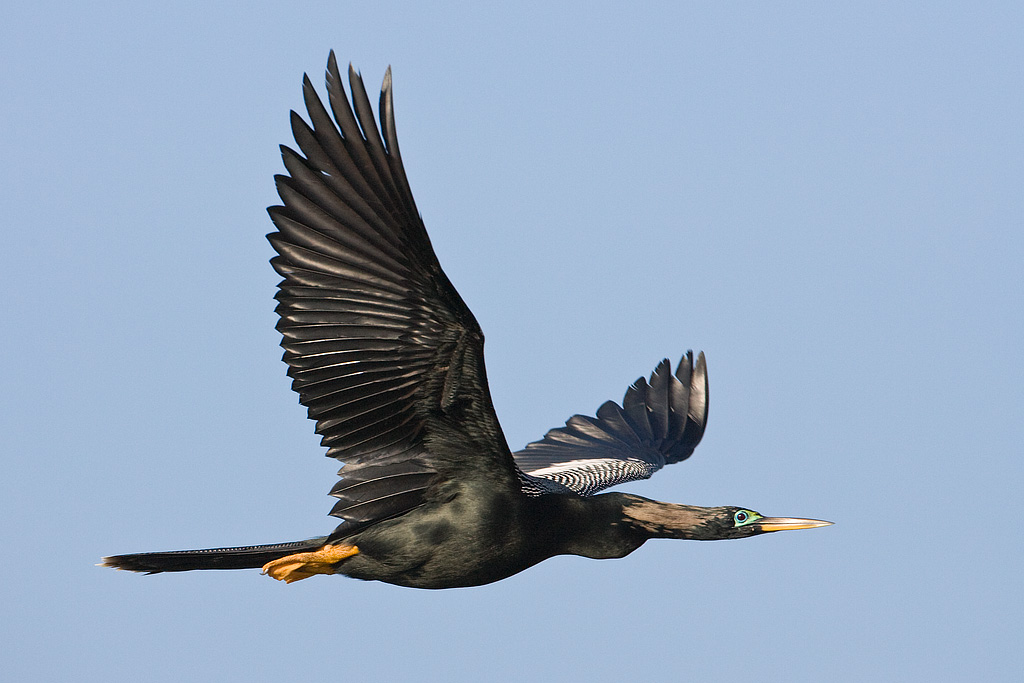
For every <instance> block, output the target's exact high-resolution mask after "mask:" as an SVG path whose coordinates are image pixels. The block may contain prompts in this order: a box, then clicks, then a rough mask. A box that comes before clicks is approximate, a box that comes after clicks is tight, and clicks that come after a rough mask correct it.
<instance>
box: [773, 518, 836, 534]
mask: <svg viewBox="0 0 1024 683" xmlns="http://www.w3.org/2000/svg"><path fill="white" fill-rule="evenodd" d="M755 524H756V525H757V526H758V527H759V528H760V529H761V530H762V531H790V530H793V529H813V528H815V527H819V526H829V525H830V524H832V522H825V521H823V520H820V519H799V518H797V517H764V518H763V519H759V520H758V521H756V522H755Z"/></svg>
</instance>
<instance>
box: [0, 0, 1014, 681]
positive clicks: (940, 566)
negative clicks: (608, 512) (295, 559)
mask: <svg viewBox="0 0 1024 683" xmlns="http://www.w3.org/2000/svg"><path fill="white" fill-rule="evenodd" d="M481 4H482V3H471V2H464V3H414V2H407V3H399V2H381V3H343V2H329V3H328V2H320V3H312V2H272V3H266V2H245V3H237V4H236V5H235V6H228V3H208V2H202V3H199V2H196V3H186V2H174V1H173V0H172V1H170V2H163V3H150V4H145V3H144V4H142V5H140V4H139V3H136V2H105V1H103V0H97V1H96V2H90V3H67V2H64V3H48V2H41V1H39V0H35V1H34V2H22V1H21V0H10V1H9V2H8V3H7V4H6V5H5V10H4V21H3V23H2V25H0V63H3V64H4V67H3V69H2V70H0V92H2V93H3V95H2V97H0V123H2V125H0V141H2V150H3V163H2V164H0V176H2V187H3V195H4V200H3V206H4V211H3V218H2V230H3V245H4V247H3V253H4V263H5V268H4V282H5V289H6V295H5V297H4V301H5V303H4V307H3V308H4V315H3V317H2V320H0V326H2V332H3V333H2V339H3V342H2V343H3V353H2V354H0V363H2V368H0V371H2V375H0V376H2V377H3V392H2V393H0V402H2V405H0V428H2V431H0V457H2V464H3V476H2V477H0V513H2V520H3V521H2V525H3V526H2V528H3V548H4V550H3V571H4V573H5V576H4V578H3V580H2V581H0V601H2V605H3V608H2V609H0V642H2V643H3V650H4V655H3V660H4V663H3V665H2V666H3V669H4V675H5V676H9V677H10V679H11V680H21V679H26V680H27V679H29V678H31V679H33V680H54V681H64V680H66V681H91V680H99V679H101V678H102V679H103V680H110V681H122V680H146V681H181V680H194V681H205V680H217V681H251V680H275V679H277V680H282V679H283V678H284V677H287V676H294V675H302V676H307V675H308V676H315V677H318V678H319V677H330V678H331V679H337V680H352V681H402V680H414V679H416V680H448V681H455V682H457V683H461V682H463V681H474V682H475V681H484V680H488V681H519V680H522V679H523V676H524V675H526V674H525V673H524V672H530V677H536V678H537V679H538V680H540V679H551V680H555V679H560V680H592V681H620V680H627V679H628V680H637V681H642V680H704V681H707V680H722V681H737V680H750V681H780V682H781V681H785V682H787V683H791V682H801V681H865V680H901V681H929V682H931V681H943V680H950V681H952V680H988V681H1000V680H1007V681H1008V680H1019V679H1018V678H1017V677H1018V676H1019V675H1020V672H1021V670H1022V668H1024V665H1022V661H1021V660H1022V657H1021V654H1020V646H1019V642H1018V641H1019V637H1020V634H1021V632H1022V630H1024V617H1022V611H1021V608H1020V605H1021V604H1022V597H1024V596H1022V588H1021V582H1020V569H1019V567H1020V562H1021V560H1022V552H1021V542H1020V538H1021V530H1020V524H1021V520H1020V516H1021V509H1022V500H1021V493H1020V491H1021V484H1022V481H1024V476H1022V475H1024V465H1022V461H1024V458H1022V453H1021V448H1022V446H1021V444H1022V443H1024V420H1022V418H1021V410H1022V408H1024V389H1022V387H1024V370H1022V361H1021V354H1020V344H1021V339H1022V338H1024V315H1022V311H1024V283H1022V274H1021V273H1022V268H1024V199H1022V197H1024V192H1022V187H1024V135H1022V122H1024V96H1022V87H1024V86H1022V84H1024V67H1022V64H1024V47H1022V45H1024V42H1022V40H1021V36H1022V35H1024V9H1022V7H1024V6H1022V5H1021V3H1019V2H1009V1H1007V2H974V3H963V2H936V1H933V0H930V1H928V2H905V3H891V2H864V3H828V2H820V3H795V2H794V3H747V2H743V3H643V7H642V8H638V4H637V3H601V2H586V3H573V4H558V3H556V4H555V6H552V3H502V4H501V6H500V7H499V8H497V9H493V8H485V7H482V6H481ZM331 48H334V49H335V50H337V53H338V57H339V60H340V61H342V62H347V61H349V60H351V61H353V62H354V63H355V65H356V66H357V67H358V68H359V69H361V71H362V73H363V74H364V76H365V77H366V79H367V84H368V86H370V87H371V88H372V90H374V91H375V90H376V87H377V86H378V85H379V83H380V79H381V77H382V76H383V73H384V69H385V67H386V66H387V65H388V64H391V65H392V66H393V68H394V79H395V101H396V111H397V123H398V132H399V137H400V140H401V142H402V151H403V155H404V158H405V161H406V166H407V169H408V172H409V177H410V179H411V183H412V187H413V191H414V193H415V195H416V199H417V201H418V204H419V207H420V210H421V211H422V213H423V216H424V219H425V221H426V223H427V227H428V229H429V230H430V233H431V236H432V238H433V240H434V244H435V246H436V249H437V252H438V254H439V256H440V258H441V261H442V264H443V265H444V267H445V269H446V270H447V272H448V274H449V276H450V277H451V279H452V281H453V282H454V283H455V285H456V286H457V287H458V289H459V290H460V291H461V293H462V295H463V297H464V298H465V299H466V301H467V302H468V303H469V305H470V306H471V307H472V308H473V310H474V311H475V313H476V315H477V317H478V318H479V320H480V323H481V324H482V326H483V328H484V331H485V333H486V334H487V340H488V341H487V369H488V374H489V376H490V379H491V385H492V392H493V395H494V400H495V403H496V404H497V408H498V414H499V417H500V418H501V421H502V423H503V425H504V428H505V432H506V435H507V436H508V440H509V443H510V444H511V445H512V446H513V447H514V448H516V447H520V446H522V445H523V444H524V443H526V442H528V441H531V440H533V439H536V438H538V437H540V436H541V435H542V434H543V433H544V431H545V430H547V429H548V428H550V427H555V426H559V425H561V424H562V422H563V421H564V420H565V418H567V417H568V416H569V415H571V414H572V413H574V412H587V413H590V412H592V411H593V410H594V409H595V408H596V407H597V406H598V405H599V404H600V403H601V402H602V401H604V400H605V399H609V398H613V399H619V398H620V397H621V396H622V392H623V391H624V390H625V388H626V386H627V385H628V383H629V382H631V381H632V380H634V379H635V378H636V377H638V376H639V375H641V374H646V373H648V372H650V370H651V369H652V368H653V367H654V365H655V364H656V363H657V361H658V360H660V359H661V358H662V357H664V356H670V357H672V358H673V359H676V358H678V356H679V355H681V354H682V353H683V352H684V351H685V350H686V349H687V348H694V349H703V350H704V351H705V352H706V354H707V358H708V365H709V372H710V377H711V417H710V426H709V429H708V432H707V435H706V437H705V440H704V443H703V444H702V445H701V446H700V448H699V449H698V451H697V453H696V454H695V455H694V457H693V458H692V459H691V460H690V461H688V462H686V463H683V464H681V465H676V466H673V467H670V468H667V469H666V470H663V471H662V472H660V473H659V474H658V475H656V477H655V478H654V479H653V480H651V481H649V482H640V483H636V484H632V485H629V486H627V487H625V488H626V489H627V490H630V491H634V492H636V493H640V494H642V495H646V496H649V497H653V498H658V499H662V500H668V501H674V502H686V503H692V504H703V505H718V504H737V505H743V506H747V507H752V508H754V509H756V510H760V511H761V512H764V513H766V514H774V515H793V516H807V517H818V518H824V519H830V520H833V521H835V522H836V525H835V526H833V527H830V528H827V529H819V530H814V531H803V532H799V533H789V534H772V535H768V536H764V537H760V538H756V539H752V540H747V541H731V542H720V543H694V542H689V543H688V542H670V541H660V542H651V543H649V544H648V545H647V546H646V547H644V548H642V549H641V550H640V551H638V552H636V553H634V554H633V555H632V556H630V557H628V558H626V559H624V560H618V561H603V562H597V561H591V560H584V559H582V558H557V559H554V560H551V561H548V562H545V563H543V564H542V565H540V566H538V567H535V568H533V569H531V570H529V571H528V572H525V573H523V574H520V575H518V576H516V577H513V578H511V579H509V580H506V581H504V582H501V583H498V584H494V585H491V586H486V587H482V588H475V589H465V590H454V591H442V592H428V591H415V590H409V589H401V588H396V587H392V586H387V585H383V584H375V583H363V582H358V581H354V580H349V579H344V578H341V577H337V578H335V577H329V578H325V577H317V578H314V579H312V580H310V581H303V582H301V583H298V584H295V585H291V586H286V585H284V584H279V583H276V582H274V581H271V580H269V579H267V578H266V577H261V576H259V574H258V572H255V571H248V572H209V573H193V574H179V575H163V576H156V577H143V576H136V575H131V574H127V573H123V572H114V571H110V570H105V569H100V568H97V567H94V566H93V565H94V564H95V563H96V562H97V561H98V560H99V558H100V557H101V556H102V555H105V554H111V553H118V552H133V551H143V550H163V549H173V548H189V547H209V546H218V545H233V544H249V543H261V542H273V541H285V540H293V539H298V538H304V537H308V536H313V535H316V534H321V533H325V532H326V531H328V530H329V529H331V528H332V527H333V521H334V520H332V519H330V518H328V517H327V516H326V513H327V511H328V510H329V508H330V505H331V499H330V498H328V497H327V495H326V494H327V491H328V490H329V488H330V487H331V486H332V484H333V483H334V480H335V477H334V472H335V469H336V463H335V462H334V461H333V460H327V459H326V458H324V457H323V456H322V449H321V448H320V447H319V446H318V442H317V438H316V437H315V436H314V434H313V431H312V424H311V423H309V422H308V421H307V420H306V419H305V416H304V411H303V410H302V409H301V407H300V406H299V405H298V403H297V399H296V396H295V395H294V394H293V393H292V392H291V391H290V390H289V382H288V379H287V378H286V376H285V367H284V365H283V364H282V363H281V362H280V356H281V351H280V349H279V348H278V346H277V344H278V341H279V339H278V335H277V333H276V332H275V331H274V329H273V327H274V324H275V320H276V318H275V315H274V313H273V300H272V296H273V294H274V291H275V285H276V282H277V276H276V275H275V274H274V273H273V271H272V270H271V268H270V266H269V265H268V264H267V260H268V259H269V258H270V256H271V255H272V251H271V249H270V246H269V245H268V244H267V242H266V241H265V239H264V237H263V235H264V234H265V233H266V232H268V231H269V230H270V229H271V224H270V222H269V220H268V218H267V216H266V214H265V212H264V208H265V207H266V206H267V205H269V204H273V203H276V201H277V197H276V194H275V191H274V187H273V183H272V175H273V174H274V173H277V172H281V170H282V164H281V161H280V157H279V154H278V150H277V145H278V144H280V143H285V142H289V141H290V133H289V128H288V116H287V114H288V110H289V109H291V108H296V109H298V108H300V107H301V105H302V99H301V89H300V82H301V81H300V79H301V77H302V73H303V72H309V73H310V75H311V77H312V78H313V81H314V82H315V83H317V85H318V86H320V85H321V84H322V73H323V69H324V65H325V63H326V59H327V53H328V50H329V49H331Z"/></svg>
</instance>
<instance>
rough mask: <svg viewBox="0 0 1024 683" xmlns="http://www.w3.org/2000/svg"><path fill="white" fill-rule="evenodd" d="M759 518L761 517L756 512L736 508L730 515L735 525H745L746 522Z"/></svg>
mask: <svg viewBox="0 0 1024 683" xmlns="http://www.w3.org/2000/svg"><path fill="white" fill-rule="evenodd" d="M759 519H761V515H759V514H757V513H756V512H751V511H750V510H737V511H736V514H734V515H733V516H732V521H733V524H735V525H736V526H746V525H747V524H750V523H751V522H756V521H757V520H759Z"/></svg>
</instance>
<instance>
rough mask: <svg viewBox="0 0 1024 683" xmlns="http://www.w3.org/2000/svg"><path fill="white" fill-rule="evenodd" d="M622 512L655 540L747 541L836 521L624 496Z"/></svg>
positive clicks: (826, 524) (629, 520) (628, 519)
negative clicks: (736, 539) (772, 533)
mask: <svg viewBox="0 0 1024 683" xmlns="http://www.w3.org/2000/svg"><path fill="white" fill-rule="evenodd" d="M623 499H624V503H625V504H624V505H623V506H622V512H623V513H624V515H625V517H626V519H627V521H628V522H629V523H630V524H631V525H632V526H634V527H636V528H639V529H641V530H643V531H644V532H646V533H648V534H649V535H650V537H651V538H689V539H693V540H699V541H713V540H719V539H727V538H746V537H747V536H756V535H758V534H765V533H769V532H772V531H790V530H795V529H813V528H815V527H819V526H828V525H830V524H832V522H825V521H822V520H820V519H801V518H797V517H765V516H764V515H762V514H761V513H760V512H754V511H753V510H749V509H747V508H740V507H733V506H723V507H698V506H695V505H677V504H675V503H662V502H659V501H656V500H649V499H647V498H641V497H640V496H633V495H628V494H627V495H625V496H623Z"/></svg>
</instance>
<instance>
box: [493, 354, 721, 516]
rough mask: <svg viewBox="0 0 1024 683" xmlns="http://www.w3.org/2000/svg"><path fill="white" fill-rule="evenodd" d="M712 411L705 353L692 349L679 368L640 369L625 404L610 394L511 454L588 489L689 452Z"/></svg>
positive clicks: (539, 472)
mask: <svg viewBox="0 0 1024 683" xmlns="http://www.w3.org/2000/svg"><path fill="white" fill-rule="evenodd" d="M707 418H708V373H707V366H706V364H705V361H704V353H703V352H701V353H700V354H698V356H697V362H696V363H694V362H693V352H692V351H687V352H686V356H685V357H684V358H683V359H682V360H680V361H679V366H678V367H677V368H676V371H675V374H672V366H671V364H670V363H669V361H668V359H665V360H663V361H661V363H659V364H658V367H657V368H656V369H655V370H654V372H653V373H652V374H651V379H650V382H647V381H645V380H644V378H643V377H641V378H640V379H638V380H637V381H636V382H634V383H633V385H632V386H630V387H629V389H628V390H627V391H626V395H625V397H624V398H623V400H622V405H621V406H620V405H618V404H617V403H615V402H614V401H606V402H605V403H604V405H602V406H601V407H600V408H598V409H597V416H596V417H584V416H583V415H573V416H572V417H570V418H569V420H568V421H567V422H566V423H565V427H559V428H557V429H552V430H551V431H549V432H548V433H547V434H546V435H545V436H544V438H543V439H541V440H540V441H534V442H533V443H531V444H528V445H527V446H526V448H524V449H523V450H521V451H517V452H516V453H514V454H513V456H514V457H515V460H516V464H517V465H519V468H520V469H521V470H522V471H523V472H525V473H526V474H527V475H528V476H529V477H531V478H539V479H545V480H549V481H553V482H556V483H557V484H560V485H562V486H565V487H566V488H568V489H570V490H572V491H575V492H576V493H578V494H580V495H582V496H589V495H591V494H593V493H597V492H598V491H600V490H602V489H606V488H608V487H609V486H614V485H616V484H621V483H624V482H627V481H633V480H636V479H647V478H648V477H650V476H651V475H652V474H653V473H654V472H656V471H657V470H659V469H661V468H662V467H663V466H665V465H670V464H672V463H676V462H680V461H681V460H685V459H686V458H688V457H690V454H691V453H693V449H694V448H696V447H697V444H698V443H700V440H701V437H703V436H704V427H705V425H706V424H707ZM542 483H543V482H541V484H542ZM541 488H542V487H541Z"/></svg>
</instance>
